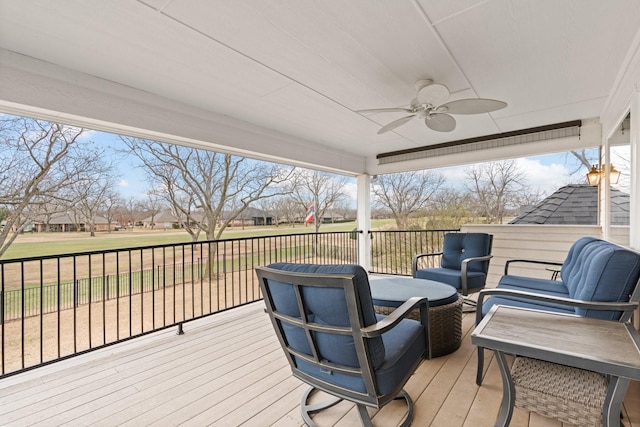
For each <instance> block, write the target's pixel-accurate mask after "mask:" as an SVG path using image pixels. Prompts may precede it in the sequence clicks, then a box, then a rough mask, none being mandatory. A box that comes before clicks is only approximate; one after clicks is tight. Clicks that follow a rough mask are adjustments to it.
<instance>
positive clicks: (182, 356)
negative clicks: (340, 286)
mask: <svg viewBox="0 0 640 427" xmlns="http://www.w3.org/2000/svg"><path fill="white" fill-rule="evenodd" d="M472 326H473V316H472V315H468V314H467V315H465V317H464V318H463V334H464V340H463V344H462V347H461V348H460V349H459V350H458V351H456V352H455V353H453V354H450V355H447V356H444V357H440V358H436V359H433V360H429V361H425V362H423V363H422V364H421V365H420V367H419V368H418V370H417V371H416V373H415V375H414V376H413V377H412V378H411V379H410V380H409V382H408V384H407V387H406V390H407V392H408V393H409V394H410V395H411V396H412V397H413V399H414V401H415V403H416V414H415V420H414V424H413V425H415V426H446V427H452V426H469V427H481V426H492V425H493V423H494V421H495V418H496V415H497V412H498V406H499V404H500V399H501V395H502V385H501V381H500V374H499V372H498V370H497V366H496V364H495V363H493V360H491V363H490V365H489V369H488V372H487V376H486V380H485V383H484V384H483V386H482V387H477V386H476V385H475V383H474V378H475V363H476V357H475V351H474V350H475V347H474V346H473V345H471V343H470V339H469V334H470V332H471V330H472ZM185 332H186V333H185V334H184V335H180V336H177V335H176V334H175V330H167V331H163V332H160V333H156V334H154V335H150V336H147V337H144V338H141V339H137V340H132V341H129V342H126V343H123V344H119V345H117V346H112V347H110V348H106V349H103V350H100V351H97V352H93V353H90V354H86V355H83V356H79V357H76V358H73V359H70V360H66V361H63V362H59V363H56V364H53V365H50V366H46V367H43V368H39V369H36V370H33V371H30V372H26V373H24V374H20V375H17V376H14V377H9V378H6V379H4V380H2V381H0V425H11V426H24V425H46V426H57V425H98V426H116V425H118V426H120V425H125V426H126V425H129V426H142V425H160V426H164V425H167V426H168V425H191V426H203V425H216V426H237V425H243V426H269V425H276V426H301V425H303V422H302V419H301V417H300V414H299V407H298V405H299V399H300V397H301V395H302V393H303V391H304V390H305V389H306V386H304V385H303V384H302V383H301V382H300V381H298V380H297V379H295V378H293V377H292V376H291V374H290V371H289V367H288V366H287V363H286V360H285V358H284V355H283V354H282V351H281V350H280V348H279V345H278V343H277V340H276V338H275V334H274V333H273V331H272V329H271V325H270V324H269V322H268V319H267V316H266V314H264V313H263V311H262V303H257V304H252V305H249V306H246V307H242V308H238V309H235V310H231V311H229V312H226V313H222V314H219V315H216V316H213V317H211V318H209V319H204V320H200V321H197V322H193V323H191V324H187V325H186V326H185ZM487 355H489V353H487ZM624 410H625V414H624V415H625V425H626V426H627V427H633V426H635V427H640V383H637V382H633V383H632V384H631V386H630V390H629V393H628V394H627V398H626V401H625V408H624ZM402 416H403V408H402V407H401V405H400V404H398V405H397V406H396V405H395V402H394V403H392V404H390V405H388V406H387V407H385V408H384V409H383V410H381V411H379V412H378V413H377V414H375V417H374V423H375V424H376V425H378V426H393V425H397V422H398V420H400V419H401V418H402ZM316 420H317V422H318V423H319V424H320V425H321V426H354V425H358V418H357V413H356V411H355V409H354V408H353V407H352V406H351V405H348V404H346V403H341V404H340V405H338V406H336V407H334V408H332V409H331V410H328V411H325V412H324V413H322V414H319V415H318V416H317V417H316ZM511 425H512V426H530V427H539V426H557V427H560V426H561V424H560V423H557V422H555V421H552V420H549V419H546V418H543V417H540V416H537V415H535V414H531V415H530V414H529V413H528V412H525V411H522V410H516V412H515V415H514V418H513V421H512V424H511Z"/></svg>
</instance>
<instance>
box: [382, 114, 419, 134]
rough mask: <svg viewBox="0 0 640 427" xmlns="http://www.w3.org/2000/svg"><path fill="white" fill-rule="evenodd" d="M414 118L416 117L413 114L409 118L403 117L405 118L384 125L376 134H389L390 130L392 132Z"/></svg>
mask: <svg viewBox="0 0 640 427" xmlns="http://www.w3.org/2000/svg"><path fill="white" fill-rule="evenodd" d="M415 116H416V115H415V114H412V115H410V116H405V117H402V118H401V119H398V120H394V121H392V122H391V123H389V124H388V125H385V126H383V127H382V128H380V130H379V131H378V134H381V133H385V132H389V131H390V130H393V129H395V128H397V127H399V126H402V125H403V124H405V123H407V122H408V121H409V120H411V119H413V118H414V117H415Z"/></svg>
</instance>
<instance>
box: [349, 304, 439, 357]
mask: <svg viewBox="0 0 640 427" xmlns="http://www.w3.org/2000/svg"><path fill="white" fill-rule="evenodd" d="M415 308H419V309H420V323H421V324H422V326H423V327H424V335H425V340H426V343H427V349H426V355H425V357H426V358H427V359H431V337H430V332H429V300H428V299H427V298H421V297H411V298H409V299H408V300H406V301H405V302H404V303H403V304H402V305H401V306H400V307H398V308H396V309H395V310H393V311H392V312H391V313H390V314H389V315H388V316H386V317H385V318H384V319H382V320H381V321H379V322H378V323H376V324H374V325H371V326H368V327H366V328H363V329H361V332H362V336H364V337H366V338H373V337H378V336H380V335H382V334H384V333H385V332H388V331H390V330H391V329H393V328H394V327H395V326H396V325H397V324H398V323H400V321H401V320H403V319H405V318H406V317H407V316H408V315H409V314H410V313H411V312H412V311H413V310H414V309H415Z"/></svg>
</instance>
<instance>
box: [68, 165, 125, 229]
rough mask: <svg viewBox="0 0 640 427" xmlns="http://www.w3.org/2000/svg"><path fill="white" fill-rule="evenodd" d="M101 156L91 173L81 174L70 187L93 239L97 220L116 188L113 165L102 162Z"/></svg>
mask: <svg viewBox="0 0 640 427" xmlns="http://www.w3.org/2000/svg"><path fill="white" fill-rule="evenodd" d="M103 158H104V157H103V156H102V155H100V154H98V155H97V156H96V159H94V161H93V165H92V167H91V170H90V171H85V172H84V173H79V174H78V176H77V178H76V180H75V181H74V182H73V183H72V184H71V185H70V186H69V190H70V192H71V194H72V196H73V199H74V200H75V201H76V202H75V209H73V210H74V211H76V212H77V213H79V214H81V216H82V220H83V222H84V223H85V224H86V226H88V228H89V230H88V231H89V233H90V235H91V237H95V235H96V219H97V216H98V213H99V212H100V211H101V210H102V209H103V208H104V206H105V203H107V201H108V199H109V197H110V194H111V193H112V192H113V188H114V185H115V184H114V176H113V165H112V164H111V163H110V162H107V161H105V160H102V159H103Z"/></svg>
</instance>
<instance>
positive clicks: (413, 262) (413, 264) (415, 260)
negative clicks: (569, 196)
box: [411, 252, 443, 277]
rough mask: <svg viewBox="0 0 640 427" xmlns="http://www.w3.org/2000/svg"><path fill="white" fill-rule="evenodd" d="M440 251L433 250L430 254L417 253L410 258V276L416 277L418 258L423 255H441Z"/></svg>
mask: <svg viewBox="0 0 640 427" xmlns="http://www.w3.org/2000/svg"><path fill="white" fill-rule="evenodd" d="M442 254H443V253H442V252H434V253H430V254H418V255H415V256H414V257H413V259H412V260H411V277H416V271H418V260H419V259H420V258H424V257H433V256H442Z"/></svg>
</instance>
